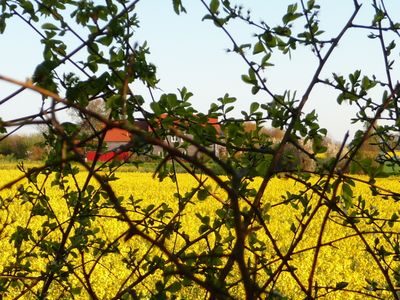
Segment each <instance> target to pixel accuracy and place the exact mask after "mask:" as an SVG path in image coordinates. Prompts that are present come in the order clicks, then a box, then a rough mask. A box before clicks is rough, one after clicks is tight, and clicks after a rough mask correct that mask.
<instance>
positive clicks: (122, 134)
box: [104, 128, 131, 142]
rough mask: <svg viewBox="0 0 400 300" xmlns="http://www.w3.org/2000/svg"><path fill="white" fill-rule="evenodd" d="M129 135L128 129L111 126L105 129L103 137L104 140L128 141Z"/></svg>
mask: <svg viewBox="0 0 400 300" xmlns="http://www.w3.org/2000/svg"><path fill="white" fill-rule="evenodd" d="M130 140H131V135H130V133H129V132H128V131H126V130H124V129H120V128H111V129H109V130H107V132H106V136H105V137H104V141H105V142H129V141H130Z"/></svg>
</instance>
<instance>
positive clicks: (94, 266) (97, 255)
mask: <svg viewBox="0 0 400 300" xmlns="http://www.w3.org/2000/svg"><path fill="white" fill-rule="evenodd" d="M19 175H20V173H19V172H18V171H17V170H0V178H1V179H0V180H1V182H0V185H1V186H2V185H3V184H5V183H7V182H9V181H11V180H12V179H15V178H16V177H18V176H19ZM85 175H86V174H85V173H84V172H82V174H79V176H78V180H80V181H79V185H83V181H84V178H85ZM116 176H117V177H118V178H119V179H118V180H116V181H113V182H112V186H113V188H114V190H115V192H116V195H117V197H120V198H119V199H120V200H121V204H122V205H123V206H124V207H125V208H126V209H127V210H128V212H129V216H130V218H131V219H132V220H140V221H138V224H140V226H142V227H141V228H147V229H146V230H148V234H149V236H152V237H154V238H157V232H158V231H157V230H159V229H160V228H161V227H162V225H163V222H160V223H157V222H158V221H157V220H165V224H167V223H168V222H167V221H168V220H171V218H172V216H178V217H177V218H179V222H180V226H181V230H180V232H182V233H183V234H182V235H181V236H176V235H175V234H173V233H172V234H171V236H169V237H168V238H167V240H166V242H165V244H166V247H167V248H168V249H169V250H170V251H171V252H177V251H178V250H179V249H182V248H184V247H185V243H186V242H187V240H194V239H196V238H199V237H200V236H201V235H202V234H203V233H204V232H207V230H208V229H207V228H205V227H204V226H205V225H207V224H209V225H210V226H209V230H211V229H210V228H212V227H213V226H214V225H215V224H214V220H215V218H216V216H217V214H216V211H217V213H218V212H219V213H220V211H218V210H219V209H220V208H221V207H222V205H221V203H220V202H218V201H216V200H215V199H214V198H212V197H207V198H206V199H204V200H203V199H202V198H203V197H199V198H201V200H199V199H198V197H193V198H191V200H190V202H188V203H187V205H186V207H185V210H184V211H183V212H182V213H181V214H178V215H176V212H177V211H178V198H177V196H176V195H174V194H175V193H176V192H177V187H178V188H179V192H180V194H181V195H184V194H185V193H187V192H190V191H191V189H192V187H194V186H195V185H196V182H195V181H194V180H193V179H192V178H191V177H190V176H189V175H187V174H178V176H177V181H176V182H173V181H172V180H169V179H166V180H164V181H163V182H159V181H158V180H157V179H153V178H152V174H149V173H134V172H120V173H117V174H116ZM358 178H359V179H363V178H362V177H358ZM54 179H55V178H53V177H49V178H48V179H47V180H46V181H45V180H44V177H39V178H38V179H37V182H38V184H37V187H42V190H43V187H45V188H46V194H47V196H48V198H45V197H42V196H41V193H40V192H39V191H38V190H37V187H36V188H35V186H31V188H29V189H26V190H25V192H26V191H28V192H29V193H22V192H21V188H19V190H18V185H19V184H17V185H16V186H15V187H13V188H12V189H7V190H4V191H2V192H1V194H0V195H1V196H2V205H3V210H2V212H1V215H0V216H1V219H0V220H1V224H2V225H0V226H3V227H4V228H3V229H4V230H1V232H0V249H2V255H1V256H0V274H2V275H3V276H2V281H1V283H2V284H1V285H0V287H1V288H3V289H6V288H7V292H5V291H4V293H3V296H4V299H12V298H14V297H17V296H18V295H20V293H21V292H23V291H24V293H26V294H24V295H23V296H22V297H23V298H24V297H25V298H26V299H29V298H32V297H33V296H34V294H35V293H36V292H37V291H39V290H40V289H41V287H42V285H43V284H44V283H43V281H41V275H43V274H44V273H45V272H48V271H49V270H53V269H52V268H56V266H52V262H53V261H54V257H55V256H56V255H57V247H58V246H59V244H58V243H59V240H60V239H61V238H62V233H63V232H65V230H66V228H67V226H68V223H69V220H70V218H71V215H72V214H73V211H72V209H71V207H73V205H72V206H71V203H70V201H72V200H71V199H72V198H71V197H72V196H71V195H73V192H74V183H73V182H72V181H68V180H65V183H64V185H63V187H64V191H63V190H61V189H60V186H58V185H55V184H53V186H52V184H51V182H52V181H53V180H54ZM260 182H261V181H260V180H255V181H254V182H252V183H251V185H250V187H251V188H255V189H257V188H258V186H259V185H260ZM210 185H211V189H212V191H213V192H214V193H215V195H217V196H218V197H219V199H224V198H225V197H226V195H225V194H224V193H223V192H222V191H221V190H219V189H218V188H217V187H216V186H215V185H213V184H211V182H210ZM377 185H380V186H382V187H385V188H388V189H391V190H397V191H398V192H400V184H399V178H396V177H391V178H386V179H379V180H378V181H377ZM302 188H303V187H302V186H301V185H300V184H295V182H294V181H292V180H289V179H279V178H275V179H273V181H272V182H271V183H270V184H269V186H268V189H267V191H266V192H265V196H264V198H263V200H262V205H263V207H264V208H266V210H265V211H267V215H268V218H267V219H268V222H267V227H268V228H269V230H270V232H271V233H272V235H273V238H274V240H275V241H276V244H277V245H278V247H279V249H280V251H281V252H282V253H286V252H287V251H288V249H290V247H291V246H292V245H293V241H294V238H295V237H296V232H298V231H296V228H298V226H299V225H298V222H296V220H302V222H303V223H304V220H306V218H307V216H304V215H303V214H302V213H303V210H302V206H301V204H300V203H299V202H291V204H288V203H285V201H283V200H284V199H285V198H284V196H285V195H286V193H287V192H291V193H295V192H298V191H299V190H301V189H302ZM97 189H98V184H97V183H95V182H94V183H93V191H94V192H92V198H91V199H92V201H94V202H96V203H97V204H96V205H97V207H98V208H97V209H96V212H97V215H96V217H95V218H94V216H87V218H82V219H79V220H78V221H77V223H76V224H75V225H74V227H73V230H72V233H71V235H70V237H69V240H68V241H67V243H66V245H67V249H70V250H69V251H68V252H67V253H68V255H66V256H65V257H64V258H63V259H64V261H65V262H66V263H65V264H64V265H63V266H62V267H60V269H59V270H57V272H58V273H57V274H59V275H57V276H58V277H57V280H55V281H54V284H53V285H52V286H51V288H50V294H49V298H51V299H56V298H59V297H61V298H77V299H87V298H89V296H88V294H87V292H86V291H85V288H83V287H85V286H86V287H88V286H90V289H92V290H93V293H94V294H95V295H97V297H98V298H99V299H111V298H112V297H116V298H118V297H119V296H121V295H122V293H120V292H121V291H122V290H123V289H124V288H126V287H129V286H130V285H131V286H132V287H134V291H135V292H134V293H135V295H136V296H135V297H139V298H141V297H148V298H150V290H152V291H154V290H155V289H154V286H156V287H157V284H160V283H157V282H163V281H164V283H165V286H166V287H167V288H166V294H165V295H166V297H171V295H174V294H176V295H178V298H186V299H188V298H191V299H204V296H205V292H204V290H203V289H201V288H200V287H198V286H197V285H196V284H193V283H191V284H190V283H185V281H181V279H179V278H178V276H177V278H175V276H173V275H169V276H170V277H171V278H172V279H170V281H168V282H165V278H163V274H164V277H165V274H166V270H165V269H164V270H163V271H155V270H156V269H157V268H153V267H154V266H157V264H159V263H161V264H165V266H168V261H167V260H166V258H165V256H164V255H163V254H162V252H161V251H160V250H159V249H157V248H156V247H152V246H150V244H149V242H148V241H146V240H143V238H141V237H139V236H137V235H133V236H132V237H131V238H130V239H128V240H127V241H125V239H124V238H123V237H124V235H123V234H124V233H125V232H126V230H127V229H128V227H127V225H126V224H125V223H124V222H123V221H121V219H120V218H119V217H118V214H117V213H116V212H115V210H114V209H113V208H112V206H111V205H110V204H109V203H108V202H107V199H103V198H102V197H101V194H99V195H98V196H96V197H95V196H93V195H94V194H95V191H96V190H97ZM65 192H67V193H69V195H70V196H71V197H70V198H67V197H65V196H63V195H65ZM358 195H362V196H363V198H364V199H365V201H366V202H365V209H366V210H367V211H368V212H369V213H373V212H374V211H379V219H378V220H376V221H373V222H372V224H371V222H369V221H368V218H365V220H364V219H361V221H360V222H358V223H357V226H358V227H357V228H358V230H360V231H361V232H363V237H364V238H365V241H364V242H363V241H362V240H361V239H360V236H358V235H357V234H355V231H354V228H352V227H351V226H344V225H343V219H342V218H340V217H339V216H338V215H336V214H335V213H332V214H331V215H330V218H329V219H328V221H327V222H326V228H325V230H324V233H323V235H322V240H321V247H320V252H319V256H318V260H317V264H316V268H315V276H314V277H313V284H315V285H317V286H318V288H319V293H318V295H320V296H325V297H324V299H343V298H347V299H365V298H366V297H368V295H374V297H378V298H383V299H390V298H391V297H390V294H389V293H387V292H385V291H380V289H381V288H383V287H385V286H386V282H385V280H384V276H383V275H382V272H381V271H380V270H379V267H378V265H377V262H376V261H375V260H374V258H373V256H372V255H370V253H369V252H368V251H367V250H368V249H367V247H366V243H367V245H369V246H370V247H371V249H377V248H379V247H382V248H381V249H383V250H382V251H388V252H390V250H391V249H390V245H392V244H393V243H392V242H393V241H396V240H397V239H398V232H400V226H399V224H398V223H397V219H396V218H394V217H393V216H394V214H397V215H400V212H399V211H400V204H399V203H397V202H394V201H393V200H390V199H388V200H385V199H384V198H383V197H382V196H373V195H372V194H371V191H370V190H369V189H368V187H367V186H366V185H363V184H362V183H357V184H356V186H355V189H354V195H353V196H354V197H353V198H354V202H355V203H357V197H358ZM93 199H94V200H93ZM139 200H140V201H139ZM310 201H311V202H310V203H311V204H312V203H314V201H316V199H313V198H312V199H311V200H310ZM151 204H155V206H154V207H153V206H150V205H151ZM358 204H359V203H358ZM358 204H357V205H358ZM88 205H89V204H88ZM90 205H92V204H90ZM357 205H356V206H357ZM360 205H362V204H360ZM139 206H140V208H139ZM5 207H7V209H8V211H6V210H5ZM43 207H47V208H49V207H51V210H52V213H53V217H54V218H53V219H51V220H50V219H49V216H48V214H47V215H46V213H45V211H42V212H41V211H40V210H41V209H42V210H43V209H44V208H43ZM310 207H312V205H310ZM32 208H33V210H34V212H35V213H32ZM157 208H158V210H156V209H157ZM267 208H268V210H267ZM346 209H348V210H349V214H350V212H351V210H352V209H354V208H351V207H350V208H346ZM326 210H327V208H326V207H323V208H321V209H320V210H318V212H316V214H315V216H314V217H313V219H312V220H311V221H310V224H309V225H308V227H307V229H306V230H305V232H304V234H303V236H302V238H301V241H300V242H299V243H297V244H296V246H295V249H294V250H293V255H291V260H290V266H291V267H292V268H293V270H294V273H295V274H296V276H297V278H298V279H299V280H300V281H301V282H303V283H304V284H305V285H307V284H308V282H307V281H308V279H309V275H310V272H311V270H312V268H313V267H312V262H313V258H314V254H315V251H314V250H315V246H316V245H317V239H318V237H319V235H320V228H321V224H322V222H323V219H324V215H325V213H326ZM7 212H8V213H9V214H8V215H7ZM161 212H162V213H163V216H161V217H160V215H158V217H157V218H155V217H154V218H153V216H154V215H156V214H161ZM206 217H209V219H207V218H206ZM385 219H387V220H390V219H392V221H393V222H391V223H390V224H389V222H388V221H385ZM6 223H7V224H9V225H7V226H5V225H4V224H6ZM49 223H53V224H49ZM88 224H89V225H90V228H92V231H91V232H88V231H85V232H84V233H82V232H81V233H80V234H78V233H79V231H80V230H84V228H85V226H88ZM18 226H19V228H20V233H21V232H25V235H23V234H21V236H20V237H16V236H15V235H13V232H14V231H15V229H16V228H18ZM26 228H30V229H29V232H27V231H24V230H23V229H26ZM44 228H51V230H47V231H46V232H44ZM144 230H145V229H144ZM389 230H390V232H391V233H390V234H389V233H387V232H388V231H389ZM383 232H386V233H387V234H383ZM219 235H220V236H221V239H222V240H224V241H226V248H224V249H221V251H228V250H229V247H230V246H229V245H230V243H229V240H230V237H231V236H232V235H233V230H229V228H228V229H226V228H225V229H221V230H220V231H219ZM248 238H249V239H252V238H253V239H256V240H257V243H255V245H258V246H260V245H262V247H263V249H262V250H260V251H259V253H260V256H261V257H262V258H263V259H265V261H266V264H265V269H261V270H260V271H259V272H258V274H259V275H258V277H257V282H258V283H259V284H260V285H261V286H262V285H263V284H264V283H266V282H267V281H268V279H269V274H271V273H273V272H274V271H275V270H276V268H277V267H278V265H279V262H280V259H279V257H277V254H276V250H274V248H273V245H272V243H271V240H270V239H269V238H268V237H267V236H266V235H265V233H264V232H263V230H259V232H258V231H257V228H256V229H255V231H254V233H250V234H249V235H248ZM79 239H81V240H79ZM77 240H78V241H77ZM216 240H217V237H216V235H213V234H209V235H208V237H207V238H204V239H201V238H199V242H198V243H195V244H193V246H191V247H189V248H188V249H186V250H185V252H184V253H185V255H187V256H189V255H190V253H202V252H203V251H205V249H207V248H208V249H211V248H212V246H210V244H211V245H212V244H213V243H215V241H216ZM43 241H46V242H43ZM68 245H75V246H74V247H72V246H71V247H70V248H68ZM76 245H78V246H76ZM79 245H80V246H79ZM85 245H89V246H85ZM106 248H107V249H108V250H109V251H103V252H102V250H104V249H106ZM385 249H386V250H385ZM22 252H25V253H28V255H25V256H24V255H22V254H21V253H22ZM206 252H207V251H205V252H204V253H206ZM383 255H384V254H383ZM225 259H226V258H224V256H223V255H221V256H220V257H219V258H218V260H217V261H216V263H215V265H216V266H218V265H219V264H222V263H223V262H224V261H225ZM249 259H251V257H249ZM157 260H158V261H157ZM397 260H398V259H397V258H396V257H393V256H390V255H387V257H386V258H385V259H383V261H384V263H383V265H384V266H385V267H386V269H387V270H388V276H390V278H391V279H392V280H393V282H395V283H396V282H397V281H396V278H399V277H400V276H399V275H398V274H397V273H396V272H395V271H396V270H399V268H400V265H399V263H398V261H397ZM197 263H198V261H197ZM17 264H18V265H19V268H20V270H19V271H15V268H14V269H13V268H12V267H13V266H15V265H17ZM73 266H74V267H73ZM10 270H13V271H10ZM233 270H234V271H233V272H232V273H231V274H230V275H229V276H228V279H227V280H228V281H229V282H234V281H235V280H237V279H238V274H239V271H238V270H237V269H236V268H234V269H233ZM163 272H164V273H163ZM199 272H200V271H199ZM60 274H61V275H60ZM7 276H8V277H7ZM12 276H15V277H18V279H17V280H14V281H12V283H10V281H7V280H8V279H9V278H11V277H12ZM22 277H26V278H25V279H22ZM177 282H178V283H177ZM120 287H122V288H121V289H120ZM156 289H157V288H156ZM274 291H275V293H276V295H277V297H278V294H279V293H280V294H282V295H285V296H287V297H288V298H290V299H302V298H304V294H302V292H301V288H300V286H299V284H298V282H296V280H295V279H294V278H293V276H292V275H291V272H289V270H286V271H285V270H283V271H282V272H281V273H280V275H279V276H277V278H276V281H275V283H274ZM355 291H358V292H355ZM278 292H279V293H278ZM372 292H373V293H372ZM235 293H236V295H237V298H238V299H240V298H242V297H243V294H242V293H243V291H242V290H241V289H240V288H238V290H237V291H236V292H235ZM132 297H133V298H132V299H135V298H134V296H132ZM371 297H372V296H371ZM276 299H278V298H276Z"/></svg>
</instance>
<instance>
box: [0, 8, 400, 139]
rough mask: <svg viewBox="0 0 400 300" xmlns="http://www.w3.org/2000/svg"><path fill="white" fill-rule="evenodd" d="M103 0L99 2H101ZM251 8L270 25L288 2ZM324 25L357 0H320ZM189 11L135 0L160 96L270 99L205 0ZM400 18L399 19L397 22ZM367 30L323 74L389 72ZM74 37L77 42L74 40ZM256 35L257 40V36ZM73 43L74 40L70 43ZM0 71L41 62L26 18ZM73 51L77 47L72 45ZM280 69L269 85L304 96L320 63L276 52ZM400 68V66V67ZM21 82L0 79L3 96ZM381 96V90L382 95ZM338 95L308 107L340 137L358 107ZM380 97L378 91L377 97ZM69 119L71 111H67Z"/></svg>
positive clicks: (24, 110) (271, 73)
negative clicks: (180, 92) (251, 78)
mask: <svg viewBox="0 0 400 300" xmlns="http://www.w3.org/2000/svg"><path fill="white" fill-rule="evenodd" d="M99 2H100V1H99ZM231 2H235V3H236V2H237V3H243V4H244V7H249V8H250V10H251V12H252V15H253V17H254V19H255V20H261V19H262V20H264V21H265V22H266V23H268V24H269V25H271V26H274V25H277V24H279V22H280V19H281V17H282V15H283V14H284V13H285V12H286V7H287V5H288V4H290V3H292V2H295V1H294V0H293V1H286V0H258V1H257V0H246V1H244V0H242V1H231ZM317 2H318V3H320V4H321V6H322V11H321V14H320V20H321V23H320V27H321V29H323V30H325V31H326V33H325V39H329V38H332V37H334V36H335V35H336V34H337V33H338V32H339V31H340V29H341V28H342V27H343V25H344V24H345V22H346V20H347V18H348V17H349V16H350V14H351V10H352V7H353V0H335V1H332V0H322V1H317ZM360 2H361V3H363V4H364V5H363V7H362V9H361V13H360V16H359V17H358V19H356V21H357V22H356V23H364V24H365V23H366V24H367V25H369V24H370V23H369V21H368V22H366V20H368V19H370V18H369V17H370V16H371V11H372V10H371V5H370V3H369V2H370V1H360ZM183 3H184V5H185V7H186V9H187V14H182V15H180V16H177V15H175V13H174V12H173V10H172V1H171V0H142V1H141V2H139V4H138V5H137V14H138V16H139V20H140V24H141V25H140V26H141V27H140V28H139V29H138V30H137V32H136V35H135V36H136V38H137V40H138V41H139V42H143V41H145V40H146V41H147V42H148V45H149V46H150V51H151V54H150V56H149V60H150V61H151V62H152V63H154V64H155V65H156V66H157V69H158V78H160V83H159V88H160V90H158V91H157V92H156V93H155V94H156V96H158V95H160V94H161V93H169V92H174V93H175V92H177V89H178V88H181V87H183V86H186V87H187V88H188V90H190V91H192V92H193V93H194V97H193V98H192V99H193V104H194V107H196V108H197V109H198V110H200V111H203V112H206V111H207V109H208V107H209V105H210V103H211V102H214V101H216V99H217V98H218V97H221V96H223V95H224V94H225V93H229V94H230V95H232V96H235V97H237V98H238V102H237V104H236V105H235V106H236V108H237V111H236V113H235V112H234V113H233V116H240V111H241V110H248V107H249V106H250V103H251V102H253V101H257V102H260V103H265V102H267V101H268V100H269V97H268V96H267V95H264V94H262V93H259V94H257V95H256V96H254V95H252V94H251V93H250V88H251V86H249V85H247V84H245V83H243V82H242V81H241V78H240V77H241V75H242V74H244V73H246V72H247V66H246V65H245V64H244V62H243V61H242V60H241V59H240V57H239V56H237V55H235V54H232V53H227V52H226V49H227V48H231V46H232V45H231V43H230V41H229V39H228V38H227V36H226V35H224V33H223V32H222V31H221V30H219V29H218V28H216V27H215V26H213V25H212V24H211V22H210V21H202V17H203V16H204V15H205V14H206V11H205V9H204V7H203V6H202V4H201V3H200V1H196V0H186V1H185V0H183ZM387 5H388V8H389V9H390V10H391V11H393V12H397V13H394V15H393V17H397V18H398V19H400V13H398V12H400V1H394V0H389V1H387ZM397 21H398V22H400V20H397ZM229 29H230V30H231V32H232V34H233V36H234V37H236V38H237V39H238V40H239V41H240V42H243V43H245V42H248V41H252V39H253V37H252V34H254V33H255V30H254V29H253V28H248V27H247V26H244V24H241V25H240V24H233V26H231V27H230V28H229ZM368 34H369V32H368V31H357V30H352V31H350V32H349V33H348V34H347V35H346V36H345V37H344V39H343V40H342V42H341V43H340V44H339V46H338V47H337V49H335V52H334V55H333V56H332V59H331V61H329V63H328V64H327V65H326V68H325V69H324V71H323V76H322V77H323V78H328V77H330V76H331V74H332V72H335V73H338V74H342V75H346V74H348V73H349V72H351V71H354V70H355V69H362V70H363V74H365V75H372V74H374V75H376V76H378V77H380V76H383V74H384V69H383V64H382V62H383V60H382V55H381V54H380V52H379V50H380V49H379V44H378V43H377V41H376V40H370V39H368V38H367V37H366V36H367V35H368ZM71 41H72V40H71ZM253 41H254V40H253ZM72 42H74V41H72ZM0 45H1V47H0V74H2V75H7V76H10V77H13V78H15V79H19V80H25V79H26V78H29V77H30V76H31V75H32V73H33V71H34V69H35V67H36V65H37V64H39V63H40V62H41V61H42V57H41V53H42V49H41V45H40V42H39V39H38V38H37V36H35V34H34V33H33V32H32V30H31V29H30V28H29V27H28V26H27V24H25V23H23V22H21V21H20V20H17V19H16V20H15V21H12V22H10V23H9V25H8V28H7V29H6V32H5V34H4V35H0ZM70 49H73V48H70ZM272 62H273V63H275V67H272V68H270V69H268V70H267V71H266V72H265V74H264V75H265V77H266V78H267V84H268V86H269V87H270V88H271V90H272V91H273V92H274V93H283V91H284V90H287V89H290V90H292V91H293V90H297V95H298V96H299V97H300V96H301V95H302V93H303V92H304V90H305V88H306V87H307V85H308V83H309V82H310V80H311V78H312V75H313V73H314V71H315V69H316V66H317V59H316V57H315V56H314V55H313V54H312V53H311V51H310V49H305V48H299V50H298V51H295V52H293V54H292V57H291V58H289V57H288V56H282V55H279V54H277V53H276V57H275V58H274V57H273V59H272ZM397 71H398V69H397ZM132 88H133V89H134V90H135V93H136V94H139V93H140V94H143V96H144V98H145V99H146V100H148V101H150V99H149V95H148V93H147V91H146V90H145V89H143V88H142V87H141V86H139V85H133V87H132ZM15 89H16V88H15V87H14V86H11V85H9V84H5V83H2V82H0V99H3V98H4V97H5V96H6V95H8V93H10V92H12V91H14V90H15ZM377 96H378V95H377ZM336 97H337V94H336V93H334V92H332V91H331V90H329V89H327V88H324V87H317V88H316V89H315V90H314V91H313V93H312V94H311V99H310V102H309V103H308V104H307V106H306V111H310V110H311V109H316V111H317V112H318V114H319V119H320V123H321V125H322V126H323V127H326V128H327V129H328V131H329V134H330V136H332V137H333V138H335V139H336V140H341V139H342V138H343V136H344V134H345V132H346V131H347V130H350V133H354V131H355V129H356V127H354V126H353V127H352V126H350V119H351V118H352V117H353V116H354V114H355V110H354V107H351V106H349V105H347V104H345V105H342V106H338V105H337V104H336ZM378 97H380V96H378ZM39 107H40V97H38V96H36V95H34V94H33V93H31V92H24V93H23V94H22V95H21V96H19V97H18V99H16V100H13V101H10V102H9V103H8V104H7V105H2V106H0V117H1V118H3V119H5V120H7V119H10V118H15V117H17V116H24V115H28V114H32V113H34V112H37V111H38V109H39ZM63 117H66V116H63Z"/></svg>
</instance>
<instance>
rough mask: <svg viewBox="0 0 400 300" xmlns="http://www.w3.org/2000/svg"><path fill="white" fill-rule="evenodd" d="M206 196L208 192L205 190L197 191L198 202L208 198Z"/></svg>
mask: <svg viewBox="0 0 400 300" xmlns="http://www.w3.org/2000/svg"><path fill="white" fill-rule="evenodd" d="M208 195H209V192H208V190H207V189H201V190H199V191H198V192H197V198H198V199H199V200H206V199H207V197H208Z"/></svg>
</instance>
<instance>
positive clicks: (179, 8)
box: [172, 0, 186, 15]
mask: <svg viewBox="0 0 400 300" xmlns="http://www.w3.org/2000/svg"><path fill="white" fill-rule="evenodd" d="M172 4H173V6H174V11H175V13H176V14H177V15H179V14H180V13H181V12H183V13H186V9H185V8H184V7H183V5H182V1H181V0H172Z"/></svg>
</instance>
